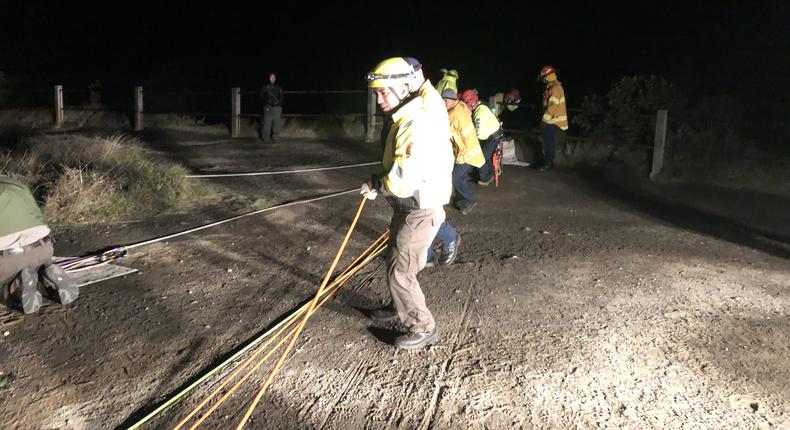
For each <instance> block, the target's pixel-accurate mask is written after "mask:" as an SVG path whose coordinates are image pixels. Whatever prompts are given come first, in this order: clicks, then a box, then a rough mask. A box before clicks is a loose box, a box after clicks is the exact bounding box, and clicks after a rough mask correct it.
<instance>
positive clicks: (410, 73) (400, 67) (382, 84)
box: [365, 57, 415, 88]
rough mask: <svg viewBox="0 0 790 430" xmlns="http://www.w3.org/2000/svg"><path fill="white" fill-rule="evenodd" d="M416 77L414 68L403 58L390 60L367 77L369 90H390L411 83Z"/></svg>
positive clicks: (378, 66) (379, 65) (377, 66)
mask: <svg viewBox="0 0 790 430" xmlns="http://www.w3.org/2000/svg"><path fill="white" fill-rule="evenodd" d="M414 76H415V70H414V67H413V66H412V65H411V64H409V63H408V62H407V61H406V59H405V58H403V57H393V58H388V59H386V60H384V61H382V62H381V63H379V64H378V65H376V67H374V68H373V70H371V71H370V73H368V74H367V76H365V80H367V81H368V88H389V87H394V86H395V85H398V84H403V83H409V82H410V81H411V80H412V79H413V78H414Z"/></svg>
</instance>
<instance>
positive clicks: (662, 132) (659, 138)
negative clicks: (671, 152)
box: [650, 110, 667, 181]
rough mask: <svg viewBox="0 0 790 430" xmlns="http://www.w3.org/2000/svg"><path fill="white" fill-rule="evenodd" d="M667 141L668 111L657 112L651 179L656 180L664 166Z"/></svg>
mask: <svg viewBox="0 0 790 430" xmlns="http://www.w3.org/2000/svg"><path fill="white" fill-rule="evenodd" d="M666 143H667V111H665V110H659V111H658V112H656V136H655V138H654V140H653V167H652V169H651V170H650V180H651V181H652V180H655V179H656V177H657V176H658V174H659V173H661V168H662V167H663V166H664V148H665V146H666Z"/></svg>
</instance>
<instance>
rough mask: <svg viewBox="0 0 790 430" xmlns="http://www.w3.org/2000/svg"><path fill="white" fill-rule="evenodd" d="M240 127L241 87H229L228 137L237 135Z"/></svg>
mask: <svg viewBox="0 0 790 430" xmlns="http://www.w3.org/2000/svg"><path fill="white" fill-rule="evenodd" d="M240 129H241V88H239V87H233V88H231V89H230V137H239V130H240Z"/></svg>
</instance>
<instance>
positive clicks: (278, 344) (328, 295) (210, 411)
mask: <svg viewBox="0 0 790 430" xmlns="http://www.w3.org/2000/svg"><path fill="white" fill-rule="evenodd" d="M384 246H386V245H384V244H381V245H380V246H379V248H378V249H377V250H376V251H378V250H380V249H382V248H383V247H384ZM361 269H362V266H358V267H355V268H353V269H352V270H351V272H350V273H351V275H353V274H355V273H356V272H358V271H359V270H361ZM350 279H351V277H350V276H349V277H348V278H346V279H344V280H343V281H342V282H341V283H340V284H339V285H337V286H336V287H335V288H333V289H332V290H330V291H329V292H328V293H327V295H326V297H324V298H323V300H321V302H320V303H319V304H318V305H317V306H316V307H315V309H313V311H312V312H310V313H308V316H311V315H312V314H313V313H315V312H316V311H317V310H318V308H320V307H321V306H323V304H324V303H326V302H327V300H329V299H330V298H331V297H332V295H333V294H334V293H336V292H337V290H339V289H340V287H342V286H343V285H345V283H346V282H348V281H349V280H350ZM288 327H290V324H289V325H287V326H284V327H283V328H281V329H280V330H279V331H278V332H277V334H275V335H274V336H272V338H271V339H269V340H268V341H267V342H266V344H267V345H268V344H270V343H271V342H273V341H274V339H276V338H277V337H278V336H279V335H280V334H281V333H282V332H283V331H285V329H286V328H288ZM295 332H296V328H293V329H292V330H291V331H290V332H289V333H288V335H286V336H285V337H283V338H282V339H280V341H279V342H278V343H277V345H275V346H274V347H273V348H272V349H271V350H270V351H269V352H268V353H266V355H264V356H263V358H261V359H260V360H259V361H258V363H257V364H256V365H255V366H254V367H253V368H252V369H250V370H249V371H248V372H247V373H246V374H245V375H244V376H243V377H242V378H241V379H240V380H239V381H237V382H236V383H235V384H234V385H233V387H231V388H230V390H228V392H226V393H225V394H224V395H223V396H222V397H221V398H220V399H219V400H218V401H217V403H215V404H213V405H212V406H211V408H209V409H208V411H206V413H205V414H204V415H202V416H201V417H200V418H198V420H197V421H196V422H195V423H194V424H193V425H192V426H191V427H190V430H194V429H196V428H197V427H198V426H199V425H200V424H202V423H203V421H205V420H206V419H207V418H208V417H209V416H210V415H211V414H213V413H214V411H215V410H216V409H217V408H218V407H219V406H221V405H222V404H223V403H224V402H225V400H227V399H228V397H230V396H231V395H232V394H233V393H234V392H235V391H236V390H237V389H238V388H239V386H241V384H242V383H244V381H246V380H247V378H249V377H250V376H251V375H252V374H253V373H255V371H256V370H258V368H259V367H260V366H261V365H262V364H263V363H265V362H266V360H268V359H269V357H271V355H272V354H273V353H274V351H276V350H277V349H279V348H280V346H282V344H283V343H285V341H286V340H288V338H289V337H290V336H291V335H293V334H294V333H295Z"/></svg>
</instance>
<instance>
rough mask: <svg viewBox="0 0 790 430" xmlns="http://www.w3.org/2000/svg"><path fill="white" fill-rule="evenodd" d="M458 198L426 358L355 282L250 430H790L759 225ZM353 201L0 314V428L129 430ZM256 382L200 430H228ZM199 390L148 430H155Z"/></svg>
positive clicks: (299, 263)
mask: <svg viewBox="0 0 790 430" xmlns="http://www.w3.org/2000/svg"><path fill="white" fill-rule="evenodd" d="M147 138H149V140H151V141H152V142H154V143H155V146H156V148H158V149H159V150H162V151H167V152H162V154H163V156H165V155H164V154H166V156H167V157H171V158H176V159H179V160H182V161H184V162H185V163H187V164H189V165H190V166H192V167H193V168H195V169H201V170H202V171H206V172H220V171H222V172H225V171H250V170H256V169H257V170H266V169H269V168H280V167H284V166H291V165H298V166H317V165H335V164H345V163H351V162H360V161H369V160H372V159H374V158H375V150H372V149H370V148H368V149H361V148H360V146H359V145H355V144H352V143H347V144H333V145H329V144H327V143H324V142H304V141H284V142H281V143H278V144H274V145H270V146H262V145H261V144H258V143H256V142H253V141H247V140H241V141H234V142H229V141H224V140H221V139H219V140H218V139H216V137H213V138H211V139H214V140H211V139H209V138H206V137H196V136H177V139H178V141H177V142H176V141H175V140H174V137H173V136H168V135H156V136H148V137H147ZM371 171H372V169H369V168H361V169H356V170H343V171H335V172H318V173H311V174H304V175H300V176H298V177H284V176H277V177H258V178H245V179H221V180H213V181H214V182H213V183H215V184H217V186H218V187H219V188H220V190H222V192H223V194H222V195H221V196H220V197H219V198H218V199H214V200H212V203H211V204H210V205H209V206H208V207H201V208H198V209H196V210H194V211H192V212H189V213H185V214H176V215H168V216H162V217H160V218H157V219H155V220H139V221H128V222H119V223H118V224H115V225H111V226H89V227H85V228H81V229H77V230H73V231H66V232H62V234H61V241H60V243H59V244H58V246H57V247H56V249H57V250H58V253H59V254H62V255H67V254H71V255H74V254H81V253H85V252H87V251H90V250H94V249H98V248H102V247H105V246H108V245H112V244H118V243H129V242H134V241H137V240H141V239H146V238H150V237H154V236H158V235H160V234H164V233H167V232H172V231H178V230H182V229H186V228H188V227H191V226H195V225H199V224H203V223H206V222H208V221H212V220H215V219H219V218H223V217H226V216H230V215H233V214H237V213H242V212H246V211H248V210H249V209H250V207H261V206H267V205H271V204H275V203H279V202H282V201H287V200H291V199H294V198H299V197H307V196H314V195H318V194H323V193H328V192H332V191H338V190H343V189H347V188H350V187H353V186H357V185H358V184H359V183H360V182H361V180H363V179H364V178H366V177H367V175H369V174H370V172H371ZM475 187H476V188H475V192H476V193H477V195H478V197H479V201H480V204H479V205H478V207H477V208H475V210H474V211H473V212H472V213H470V214H469V215H467V216H462V215H460V214H459V213H458V212H456V211H454V210H452V209H449V208H448V217H449V220H450V221H451V222H452V223H453V224H454V225H455V226H456V228H458V230H459V231H460V232H461V234H462V236H463V245H462V249H461V256H460V258H459V261H458V262H457V263H456V264H455V265H453V266H450V267H442V268H436V269H430V270H426V271H424V272H422V273H421V274H420V281H421V284H422V286H423V289H424V290H425V292H426V295H427V300H428V305H429V307H430V308H431V310H432V311H433V313H434V316H435V317H436V319H437V323H438V326H439V329H440V331H441V340H440V342H439V343H438V344H437V345H435V346H433V347H430V348H427V349H424V350H419V351H413V352H407V351H401V350H398V349H396V348H394V347H392V346H391V345H389V344H388V343H387V342H388V341H389V340H391V335H390V334H389V332H388V331H387V330H386V328H387V327H386V326H383V325H377V324H374V323H372V322H371V321H370V320H368V319H366V318H365V316H364V312H363V311H364V310H365V309H369V308H372V307H375V306H377V305H379V304H380V303H382V302H383V301H385V300H386V297H387V293H386V286H385V281H384V279H383V277H382V275H381V274H380V273H379V274H378V275H376V276H374V277H373V279H372V280H371V281H370V282H368V283H365V284H359V283H352V284H351V285H349V286H347V287H344V289H343V290H341V292H340V293H339V295H338V296H337V298H336V299H335V300H334V301H333V302H331V303H330V304H329V305H328V306H325V307H323V308H321V310H320V311H319V312H318V313H317V314H316V315H315V316H314V317H313V318H312V319H311V320H310V322H309V324H308V326H307V327H306V329H305V332H304V333H303V336H302V338H301V340H300V341H299V343H298V344H297V348H296V352H295V353H294V354H293V355H292V357H291V358H290V359H289V360H288V361H287V362H286V364H285V366H284V368H283V370H282V371H281V372H280V374H279V375H278V376H277V378H276V379H275V382H274V384H273V385H272V387H271V389H270V390H269V392H268V394H267V395H266V396H265V397H264V399H263V401H262V402H261V404H260V405H259V407H258V408H257V410H256V412H255V414H254V415H253V418H252V420H251V421H250V424H249V425H248V427H249V428H261V429H263V428H266V429H270V428H282V429H292V428H327V429H329V428H345V429H350V428H371V429H379V428H398V429H416V428H442V429H445V428H447V429H451V428H452V429H457V428H472V429H484V428H492V429H494V428H496V429H499V428H503V429H510V428H563V429H565V428H583V429H586V428H634V429H644V428H662V429H664V428H670V429H674V428H684V429H685V428H692V429H696V428H701V429H723V428H733V429H735V428H737V429H750V428H756V429H763V428H790V386H788V381H790V342H788V339H790V324H788V323H789V322H790V261H789V260H788V258H790V253H788V252H787V251H788V246H787V244H786V243H785V242H783V241H782V238H784V237H786V236H784V235H783V234H784V233H783V234H779V235H777V236H774V237H773V238H764V237H762V236H760V235H758V234H757V233H754V232H751V231H749V230H748V219H749V216H748V211H750V210H754V211H755V213H757V212H759V208H743V212H742V213H741V214H740V216H739V218H738V219H739V220H740V222H739V223H737V224H730V223H729V222H728V220H727V219H726V218H723V217H722V216H721V214H718V215H715V216H711V217H710V218H707V217H706V216H707V215H706V212H705V209H704V208H696V209H690V208H689V207H688V206H677V205H671V204H666V203H660V202H658V201H652V200H651V198H649V197H639V198H637V197H636V196H635V195H633V194H631V192H625V191H623V190H618V189H617V188H616V187H615V186H613V185H612V184H610V183H608V182H607V181H606V180H605V179H603V178H601V177H597V176H595V175H592V174H585V173H583V172H570V171H556V172H550V173H547V174H541V173H537V172H535V171H534V170H531V169H528V168H515V167H511V168H507V170H506V172H505V177H504V183H503V185H502V186H501V187H500V188H493V187H488V188H480V187H477V186H475ZM356 202H357V197H354V196H346V197H340V198H337V199H334V200H331V201H323V202H317V203H314V204H309V205H304V206H297V207H292V208H288V209H284V210H281V211H277V212H272V213H269V214H266V215H262V216H260V217H250V218H245V219H242V220H239V221H238V222H236V223H232V224H227V225H223V226H220V227H217V228H215V229H210V230H206V231H204V232H201V233H200V234H196V235H194V236H186V237H182V238H178V239H176V240H174V241H172V242H169V243H161V244H155V245H151V246H150V247H146V248H142V249H140V250H139V252H134V253H133V254H132V255H131V256H130V257H129V258H128V259H127V260H125V261H124V262H123V264H126V265H130V266H133V267H136V268H138V269H140V270H141V273H139V274H135V275H130V276H128V277H125V278H122V279H117V280H113V281H108V282H104V283H101V284H96V285H92V286H89V287H86V288H85V289H84V290H83V291H82V294H81V297H80V299H79V300H78V301H77V302H76V303H75V304H74V305H72V306H70V307H66V308H62V307H59V306H57V305H48V306H45V308H43V309H42V311H41V312H40V313H39V314H37V315H31V316H20V315H19V314H16V313H13V312H10V311H6V310H3V311H0V333H2V334H3V336H0V367H2V368H0V370H5V371H10V372H13V373H15V374H16V376H17V380H16V381H15V382H14V383H12V384H11V385H10V386H9V387H8V388H7V389H5V390H4V391H0V403H2V405H3V406H2V408H0V428H4V429H16V428H19V429H61V428H68V429H97V428H115V427H123V426H125V425H129V424H131V423H133V422H134V421H135V419H137V418H140V417H141V416H143V415H144V414H145V413H146V412H147V411H149V410H150V409H151V408H152V406H155V405H156V404H157V403H158V402H160V401H161V400H162V399H163V398H164V397H165V396H166V395H168V394H169V393H172V392H174V391H175V390H176V389H177V388H178V387H180V386H183V385H184V384H185V383H186V382H188V381H189V380H190V378H193V377H195V376H196V375H199V374H200V373H201V372H202V371H204V370H206V369H208V368H210V367H211V365H212V364H216V363H218V362H219V361H220V360H221V359H222V358H224V357H227V356H228V353H229V352H231V351H232V350H233V349H234V348H236V347H237V346H238V345H240V344H243V343H244V342H245V341H247V340H249V339H251V338H253V337H255V335H256V334H258V333H261V332H262V331H263V330H264V329H265V328H266V327H268V326H270V325H271V323H272V322H274V321H276V320H278V318H280V317H281V316H282V315H284V314H286V313H287V312H288V311H289V310H291V309H294V308H295V307H296V306H297V305H298V304H300V303H302V301H303V300H305V299H306V298H308V297H309V296H310V295H311V294H312V293H313V292H314V291H315V289H316V288H317V285H318V283H319V282H320V278H321V275H322V274H323V271H324V270H325V268H326V266H327V265H328V264H329V262H330V260H331V258H332V256H333V255H334V252H335V250H336V249H337V246H338V245H339V243H340V241H341V239H342V235H343V234H344V233H345V230H346V228H347V226H348V224H349V222H350V219H351V217H352V216H353V213H352V212H353V209H354V207H355V206H356ZM780 203H781V202H780ZM775 204H778V203H775ZM785 209H787V207H785ZM744 213H745V214H746V215H744ZM784 213H785V214H787V213H790V211H785V212H784ZM389 215H390V209H389V207H388V205H387V204H386V203H385V202H384V201H380V200H377V201H375V202H374V203H373V204H371V205H369V207H368V208H366V210H365V213H364V214H363V217H362V219H361V221H360V225H359V227H358V229H357V233H356V234H355V236H354V237H353V239H352V243H351V245H350V249H349V251H348V254H347V255H356V254H357V253H359V252H360V251H362V250H363V249H364V248H365V247H366V246H367V245H368V244H369V243H370V242H371V241H372V240H373V239H375V238H376V237H377V236H378V235H379V233H380V232H381V231H383V230H384V228H385V227H386V226H387V221H388V217H389ZM744 220H745V221H744ZM345 261H346V262H348V261H350V260H349V259H348V258H347V259H346V260H345ZM373 269H374V268H373V267H371V268H370V269H369V270H373ZM358 279H360V278H358ZM263 378H265V373H263V372H260V373H259V374H258V376H257V378H255V380H254V381H250V383H248V384H247V385H245V386H244V388H243V389H242V390H240V391H239V392H238V393H237V394H236V395H235V396H234V397H233V398H232V399H231V400H232V401H231V402H229V403H228V404H226V405H225V406H223V407H222V408H221V409H220V410H219V411H218V412H219V413H218V414H216V415H215V416H213V417H211V418H210V419H209V420H208V421H207V422H206V423H205V426H204V427H205V428H228V427H231V426H235V423H236V422H237V421H238V419H239V418H240V416H241V414H242V413H243V411H244V409H246V406H247V404H248V403H249V401H250V400H251V398H252V396H253V395H254V392H255V391H257V388H258V386H259V385H260V383H261V382H262V381H263ZM216 380H217V379H216V378H214V379H212V380H211V381H216ZM210 387H211V384H206V385H205V386H204V387H203V388H202V389H200V390H198V394H195V395H191V396H189V397H187V398H186V400H184V401H183V402H181V403H179V404H178V405H176V406H175V407H173V408H171V409H169V410H167V411H166V412H164V413H163V414H162V415H161V417H159V418H157V419H155V420H153V421H152V422H151V423H150V424H149V425H147V426H146V427H144V428H157V429H158V428H169V427H170V426H172V425H173V424H174V423H175V422H176V421H177V420H178V419H179V418H180V417H181V416H182V415H183V414H184V413H185V412H186V411H188V410H189V408H190V407H191V406H193V405H194V404H195V403H196V402H197V401H198V400H199V399H200V396H199V394H205V393H206V392H208V390H210Z"/></svg>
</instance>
